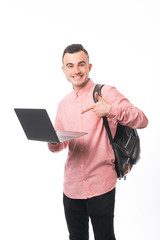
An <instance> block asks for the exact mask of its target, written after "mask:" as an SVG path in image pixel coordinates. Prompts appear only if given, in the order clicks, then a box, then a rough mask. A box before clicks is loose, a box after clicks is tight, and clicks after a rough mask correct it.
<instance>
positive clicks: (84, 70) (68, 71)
mask: <svg viewBox="0 0 160 240" xmlns="http://www.w3.org/2000/svg"><path fill="white" fill-rule="evenodd" d="M91 68H92V64H89V62H88V57H87V55H86V54H85V52H83V51H80V52H76V53H66V54H65V55H64V58H63V67H62V69H63V72H64V74H65V75H66V77H67V79H68V81H69V82H71V83H72V85H73V88H74V89H75V90H80V89H81V88H83V87H84V86H85V85H86V83H87V82H88V76H89V72H90V70H91Z"/></svg>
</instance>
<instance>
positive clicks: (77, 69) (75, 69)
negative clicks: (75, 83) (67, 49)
mask: <svg viewBox="0 0 160 240" xmlns="http://www.w3.org/2000/svg"><path fill="white" fill-rule="evenodd" d="M74 73H75V74H79V73H80V69H79V66H75V68H74Z"/></svg>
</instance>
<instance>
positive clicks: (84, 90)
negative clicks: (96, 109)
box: [73, 78, 95, 98]
mask: <svg viewBox="0 0 160 240" xmlns="http://www.w3.org/2000/svg"><path fill="white" fill-rule="evenodd" d="M94 85H95V84H94V82H93V81H92V80H91V79H90V78H89V80H88V82H87V83H86V85H85V86H84V87H83V88H81V89H80V90H78V91H77V90H73V92H74V94H75V98H77V97H78V95H80V94H82V95H84V96H86V95H87V93H88V92H89V90H90V89H91V88H92V87H93V86H94Z"/></svg>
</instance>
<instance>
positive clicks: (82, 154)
mask: <svg viewBox="0 0 160 240" xmlns="http://www.w3.org/2000/svg"><path fill="white" fill-rule="evenodd" d="M83 98H84V96H83V95H82V94H81V93H78V107H79V111H78V122H79V124H78V127H79V131H81V132H83V131H84V130H83V115H82V114H81V111H82V102H83V100H84V99H83ZM79 140H80V148H79V151H80V154H79V156H80V161H79V162H80V166H79V167H80V176H81V181H82V185H83V188H84V189H83V190H84V191H85V192H86V196H88V195H89V188H88V184H87V177H86V174H85V146H84V137H81V138H80V139H79Z"/></svg>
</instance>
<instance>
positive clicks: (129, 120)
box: [48, 44, 148, 240]
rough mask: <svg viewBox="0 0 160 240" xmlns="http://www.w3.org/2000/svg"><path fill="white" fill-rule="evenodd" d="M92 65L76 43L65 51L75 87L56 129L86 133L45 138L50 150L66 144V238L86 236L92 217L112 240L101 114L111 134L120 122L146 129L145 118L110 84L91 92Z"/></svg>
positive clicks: (110, 173) (103, 238)
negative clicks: (69, 138) (67, 137)
mask: <svg viewBox="0 0 160 240" xmlns="http://www.w3.org/2000/svg"><path fill="white" fill-rule="evenodd" d="M91 68H92V65H91V64H90V63H89V56H88V53H87V51H86V50H85V49H84V48H83V46H82V45H80V44H72V45H70V46H68V47H67V48H66V49H65V50H64V53H63V67H62V69H63V72H64V74H65V75H66V77H67V79H68V81H69V82H71V84H72V86H73V91H72V92H71V93H70V94H68V95H67V96H66V97H65V98H64V99H63V100H62V101H61V102H60V104H59V106H58V111H57V116H56V120H55V128H56V130H67V131H80V132H87V133H88V134H87V135H85V136H82V137H80V138H77V139H75V140H72V141H70V142H65V143H61V144H52V143H48V147H49V149H50V150H51V151H52V152H58V151H61V150H62V149H64V148H66V147H67V146H68V157H67V160H66V164H65V175H64V198H63V202H64V210H65V217H66V221H67V226H68V230H69V239H70V240H88V239H89V234H88V221H89V218H90V219H91V223H92V226H93V231H94V236H95V239H96V240H115V235H114V227H113V218H114V203H115V186H116V182H117V175H116V171H115V165H114V153H113V150H112V146H111V145H110V142H109V139H108V136H107V133H106V130H105V128H104V126H103V120H102V117H103V116H107V118H108V121H109V125H110V128H111V132H112V134H113V136H114V134H115V132H116V126H117V123H118V122H119V123H120V124H122V125H126V126H129V127H132V128H144V127H146V126H147V124H148V120H147V118H146V116H145V115H144V113H143V112H142V111H141V110H139V109H138V108H136V107H135V106H133V105H132V104H131V103H130V102H129V101H128V100H127V99H126V98H125V97H124V96H123V95H122V94H120V93H119V92H118V91H117V90H116V89H115V88H114V87H112V86H109V85H105V86H104V87H103V88H102V97H100V96H98V94H97V93H96V94H95V96H96V98H97V100H98V102H97V103H96V104H95V103H94V101H93V90H94V87H95V83H93V82H92V80H91V79H90V78H89V72H90V71H91Z"/></svg>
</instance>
